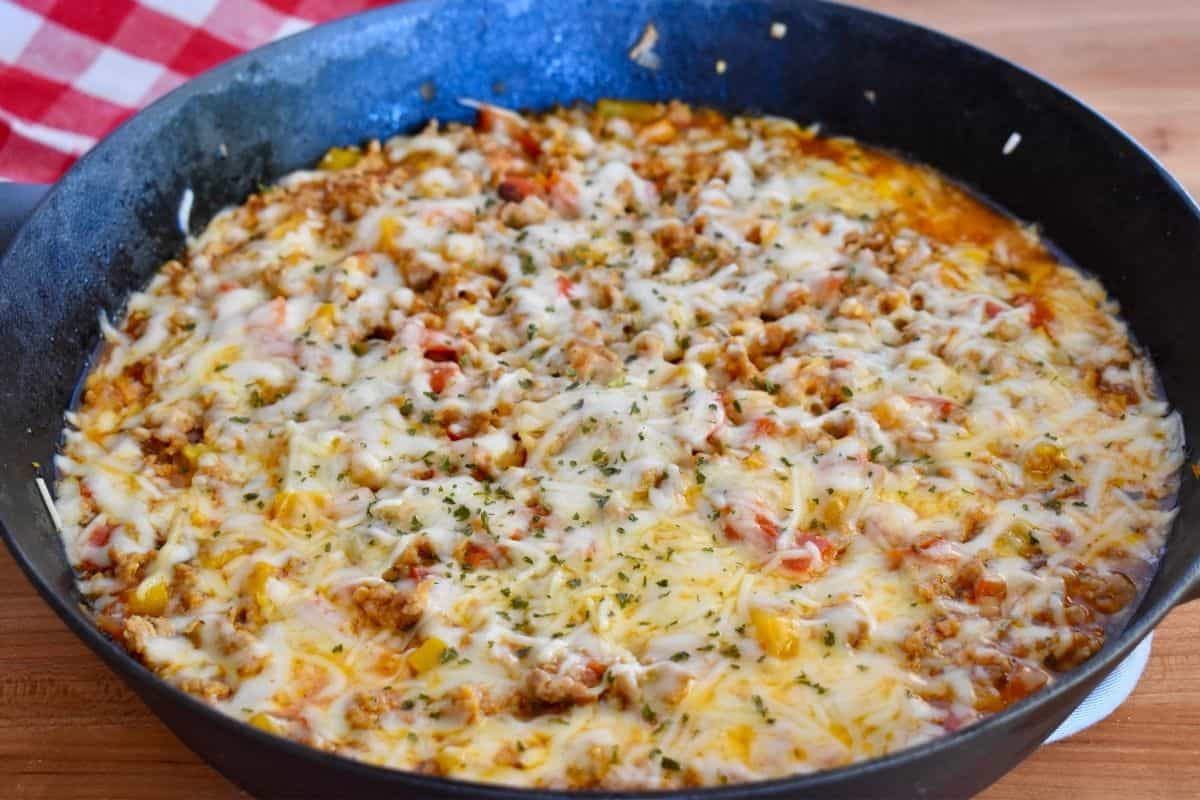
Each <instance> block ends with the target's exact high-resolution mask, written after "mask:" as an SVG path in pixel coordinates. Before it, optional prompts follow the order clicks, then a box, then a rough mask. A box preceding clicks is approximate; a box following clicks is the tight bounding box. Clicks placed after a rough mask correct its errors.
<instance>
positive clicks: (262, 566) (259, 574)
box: [246, 561, 275, 619]
mask: <svg viewBox="0 0 1200 800" xmlns="http://www.w3.org/2000/svg"><path fill="white" fill-rule="evenodd" d="M274 575H275V565H273V564H269V563H267V562H266V561H260V562H258V563H257V564H255V565H254V568H253V569H251V570H250V576H249V577H248V578H247V579H246V591H247V592H248V593H249V594H250V596H251V597H253V598H254V602H255V604H256V605H258V610H259V611H261V612H262V615H263V616H264V617H266V618H267V619H270V618H271V617H272V615H274V613H275V602H274V601H273V600H272V599H271V597H270V595H268V594H267V581H268V580H270V579H271V578H272V577H274Z"/></svg>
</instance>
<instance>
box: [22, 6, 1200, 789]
mask: <svg viewBox="0 0 1200 800" xmlns="http://www.w3.org/2000/svg"><path fill="white" fill-rule="evenodd" d="M862 5H866V6H869V7H871V8H876V9H879V10H882V11H886V12H888V13H891V14H895V15H897V16H902V17H906V18H908V19H911V20H914V21H916V22H921V23H924V24H927V25H930V26H932V27H935V28H939V29H941V30H944V31H946V32H948V33H951V34H954V35H956V36H960V37H962V38H964V39H967V40H969V41H972V42H975V43H977V44H979V45H981V46H983V47H985V48H987V49H989V50H992V51H994V52H997V53H1000V54H1001V55H1004V56H1007V57H1009V58H1011V59H1012V60H1014V61H1016V62H1018V63H1020V64H1023V65H1025V66H1026V67H1029V68H1031V69H1033V70H1034V71H1036V72H1039V73H1041V74H1042V75H1043V76H1045V77H1047V78H1049V79H1051V80H1053V81H1056V82H1058V83H1059V84H1061V85H1062V86H1064V87H1065V88H1066V89H1068V90H1069V91H1071V92H1074V93H1075V94H1077V95H1078V96H1080V97H1082V98H1083V99H1084V100H1085V101H1086V102H1088V103H1090V104H1092V105H1093V106H1094V107H1096V108H1097V109H1098V110H1099V111H1101V112H1102V113H1104V114H1107V115H1108V116H1109V117H1111V118H1112V119H1114V120H1116V122H1117V123H1118V124H1120V125H1121V126H1123V127H1124V128H1125V129H1126V130H1127V131H1129V132H1130V133H1132V134H1133V135H1134V136H1135V137H1137V138H1138V139H1139V140H1140V141H1142V142H1143V143H1144V144H1145V145H1147V146H1148V147H1149V148H1150V149H1151V150H1153V151H1154V152H1155V153H1156V154H1157V155H1158V156H1159V157H1160V158H1161V159H1162V160H1163V161H1164V163H1165V164H1166V166H1167V167H1168V169H1170V170H1171V171H1172V172H1173V173H1174V174H1175V175H1176V176H1177V177H1178V178H1179V179H1180V180H1182V181H1183V182H1184V183H1185V185H1187V186H1188V188H1189V189H1190V190H1191V192H1192V193H1193V195H1196V194H1197V193H1198V192H1200V0H1141V1H1140V2H1135V3H1129V2H1118V0H1065V1H1063V0H1058V1H1057V2H1053V3H1051V2H1038V0H1016V1H1014V0H1008V1H1007V2H997V1H996V0H971V1H970V2H967V1H966V0H881V1H878V2H866V3H862ZM1197 262H1198V265H1200V253H1198V254H1197ZM0 787H2V788H0V796H3V797H7V798H43V797H45V798H50V797H53V798H56V800H57V799H58V798H73V799H74V800H88V799H89V798H94V799H95V800H117V799H118V798H144V799H145V800H151V798H162V797H182V798H234V797H238V796H239V792H238V791H237V790H236V789H235V788H234V787H233V786H232V785H231V784H229V783H228V782H227V781H225V780H224V779H223V778H221V777H220V776H219V775H217V774H216V773H215V772H213V771H212V770H211V769H209V768H208V767H207V766H205V765H204V764H203V763H202V762H201V761H200V760H199V759H198V758H197V757H196V756H195V755H193V754H192V753H191V752H190V751H188V750H187V749H186V748H184V747H183V745H181V744H180V743H179V742H178V741H177V740H176V739H175V738H174V736H172V735H171V734H170V733H169V732H168V731H167V730H166V728H164V727H163V726H162V725H161V724H160V723H159V722H158V721H157V720H156V719H155V718H154V717H153V716H151V715H150V713H149V712H148V711H146V709H145V708H144V707H143V706H142V705H141V703H140V702H139V701H138V700H137V699H136V698H135V697H134V696H133V695H132V694H131V693H130V692H129V691H128V690H127V689H125V688H124V686H123V685H122V684H121V683H120V682H119V681H118V680H117V679H116V678H115V677H114V676H113V675H112V674H111V673H110V672H109V671H108V670H107V669H106V668H105V667H104V666H103V665H102V664H101V663H100V661H99V660H97V659H96V658H95V657H94V656H93V655H92V654H91V653H90V652H89V651H88V650H87V649H86V648H84V646H83V645H82V644H80V643H79V642H78V641H76V640H75V638H74V637H73V636H72V635H71V634H70V633H69V632H68V631H67V629H66V627H64V626H63V624H62V623H61V622H59V621H58V619H57V618H56V617H55V616H54V615H53V614H52V613H51V612H50V611H49V610H48V609H47V608H46V607H45V606H44V605H43V604H42V602H41V600H40V599H39V598H38V597H37V596H36V594H35V593H34V591H33V589H32V588H31V587H30V586H29V584H28V583H27V582H26V580H25V578H24V577H23V576H22V575H21V574H20V572H19V570H18V569H17V568H16V566H15V565H14V564H13V562H12V559H11V558H9V556H8V554H7V552H0ZM903 794H904V793H903V790H902V789H901V788H900V787H897V797H903ZM1196 796H1200V603H1195V604H1193V605H1192V606H1190V607H1184V608H1180V609H1178V610H1176V611H1174V612H1173V613H1172V614H1171V615H1170V617H1168V618H1167V620H1166V622H1165V623H1164V624H1163V625H1162V626H1161V627H1160V628H1159V631H1158V633H1157V635H1156V636H1155V640H1154V650H1153V655H1152V656H1151V659H1150V664H1149V666H1148V668H1147V670H1146V674H1145V677H1144V678H1143V679H1142V682H1141V684H1140V686H1139V687H1138V689H1137V691H1136V692H1135V693H1134V695H1133V696H1132V697H1131V698H1130V700H1129V701H1128V702H1127V703H1126V704H1125V705H1124V706H1122V707H1121V708H1120V709H1119V710H1118V711H1117V712H1116V713H1115V714H1114V715H1113V716H1111V717H1110V718H1108V719H1107V720H1105V721H1104V722H1102V723H1101V724H1099V725H1097V726H1096V727H1095V728H1093V729H1091V730H1089V731H1086V732H1084V733H1082V734H1080V735H1078V736H1076V737H1075V738H1073V739H1071V740H1069V741H1067V742H1063V743H1060V744H1056V745H1052V746H1049V747H1045V748H1042V750H1040V751H1039V752H1038V753H1037V754H1035V755H1034V756H1033V757H1032V758H1030V759H1029V760H1028V761H1026V762H1025V763H1024V764H1022V765H1021V766H1020V767H1018V768H1017V769H1016V770H1015V771H1014V772H1013V773H1011V774H1010V775H1009V776H1008V777H1006V778H1005V779H1004V780H1002V781H1001V782H1000V783H999V784H997V785H996V786H994V787H992V788H991V789H990V790H989V791H987V792H986V793H985V794H984V797H986V798H987V799H988V800H1010V799H1011V800H1037V799H1038V798H1048V797H1070V798H1071V800H1108V799H1109V798H1111V799H1112V800H1118V798H1119V800H1140V799H1141V798H1145V800H1158V799H1159V798H1173V797H1196Z"/></svg>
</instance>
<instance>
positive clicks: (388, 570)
mask: <svg viewBox="0 0 1200 800" xmlns="http://www.w3.org/2000/svg"><path fill="white" fill-rule="evenodd" d="M322 165H323V169H321V170H317V171H311V172H300V173H295V174H293V175H290V176H288V177H287V178H285V179H283V180H282V181H281V182H280V184H279V185H278V186H277V187H274V188H271V189H268V190H265V191H264V192H262V193H261V194H258V195H255V196H254V197H252V198H251V199H250V200H249V202H247V203H246V204H245V205H243V206H240V207H238V208H231V209H228V210H226V211H224V212H222V213H221V214H219V215H218V216H217V217H216V218H215V219H214V220H213V221H212V222H211V223H210V224H209V226H208V227H207V228H206V229H205V231H204V232H203V233H202V234H201V235H200V236H198V237H196V238H194V239H190V240H189V242H188V246H187V251H186V254H185V255H184V257H183V259H182V261H180V262H171V263H170V264H168V265H166V266H165V267H164V269H163V270H162V272H160V274H159V275H158V276H157V277H156V278H155V279H154V280H153V281H152V282H151V284H150V285H149V287H147V289H146V290H145V291H144V292H141V293H138V294H136V295H135V296H134V297H133V298H132V299H131V301H130V304H129V309H128V312H127V314H126V317H125V319H124V321H123V322H122V323H121V325H119V326H118V327H116V328H114V327H111V326H106V327H105V329H104V333H105V339H106V342H107V344H106V349H105V352H104V354H103V357H102V358H101V359H100V361H99V362H98V364H97V366H96V368H95V370H94V371H93V372H92V374H91V375H89V377H88V380H87V386H86V392H85V394H84V399H83V402H82V404H81V406H80V407H79V408H78V410H76V411H75V412H74V413H73V414H72V415H70V417H69V421H70V423H71V427H70V429H69V430H68V433H67V438H66V446H65V448H64V452H63V453H62V455H61V456H60V457H59V459H58V468H59V470H60V475H61V479H60V481H59V483H58V487H57V490H58V510H59V512H60V513H61V516H62V520H63V538H64V542H65V544H66V547H67V552H68V553H69V555H70V558H71V560H72V562H73V563H74V565H75V566H76V568H77V569H78V571H79V575H80V587H81V590H82V591H83V592H84V594H85V595H86V596H87V597H88V598H89V601H90V603H91V604H92V607H93V608H94V610H95V613H96V615H97V618H98V620H99V622H100V623H101V624H102V625H103V626H104V627H105V629H106V630H109V631H111V632H113V633H114V635H116V636H118V637H119V638H120V639H121V640H122V641H123V642H124V643H125V644H126V645H127V646H128V647H129V648H130V650H131V651H132V652H134V653H135V654H136V655H137V656H138V657H139V658H141V659H142V660H143V661H145V663H147V664H148V665H149V666H150V667H152V668H153V669H154V670H156V671H157V672H158V673H159V674H160V675H161V676H162V677H164V678H165V679H166V680H169V681H172V682H174V683H176V684H177V685H179V686H181V687H183V688H184V689H186V690H188V691H192V692H195V693H197V694H199V695H200V696H203V697H205V698H206V699H208V700H209V701H210V702H212V703H213V704H214V705H216V706H217V707H218V708H220V709H222V710H223V711H225V712H227V713H229V714H231V715H233V716H235V717H238V718H241V719H244V720H246V721H248V722H250V723H251V724H254V725H256V726H257V727H260V728H263V729H265V730H268V731H271V732H274V733H277V734H279V735H284V736H290V737H292V738H295V739H298V740H300V741H304V742H308V743H310V744H313V745H316V746H320V747H322V748H324V749H327V750H334V751H337V752H340V753H343V754H346V755H350V756H353V757H356V758H360V759H363V760H366V761H369V762H372V763H377V764H383V765H387V766H391V767H397V768H403V769H417V770H422V771H427V772H434V773H439V774H447V775H452V776H456V777H464V778H471V779H477V780H484V781H495V782H502V783H510V784H521V785H536V786H555V787H568V786H569V787H608V788H620V787H660V786H661V787H670V786H680V785H709V784H718V783H724V782H730V781H746V780H754V779H760V778H766V777H771V776H779V775H786V774H791V773H796V772H804V771H812V770H819V769H825V768H829V767H834V766H838V765H843V764H847V763H850V762H853V761H856V760H860V759H864V758H869V757H872V756H877V755H880V754H884V753H889V752H893V751H895V750H898V749H900V748H903V747H907V746H911V745H913V744H916V743H919V742H922V741H926V740H928V739H930V738H933V737H936V736H940V735H942V734H944V733H945V732H946V731H948V730H954V729H956V728H958V727H960V726H961V725H963V724H966V723H969V722H970V721H971V720H973V719H975V718H977V717H978V716H980V715H982V714H986V713H989V712H991V711H995V710H997V709H998V708H1001V707H1003V706H1004V705H1005V704H1007V703H1009V702H1013V701H1014V700H1016V699H1019V698H1021V697H1023V696H1025V695H1026V694H1028V693H1029V692H1031V691H1034V690H1036V689H1037V688H1038V687H1039V686H1041V685H1043V684H1044V683H1046V682H1047V681H1049V680H1052V679H1053V676H1054V675H1055V674H1056V673H1057V672H1058V671H1061V670H1065V669H1069V668H1070V667H1072V666H1073V665H1075V664H1077V663H1079V662H1081V661H1082V660H1083V659H1085V658H1087V657H1088V655H1090V654H1091V652H1094V650H1095V649H1096V648H1098V647H1099V644H1100V642H1102V641H1103V635H1104V628H1105V625H1107V624H1110V623H1111V621H1112V620H1113V619H1115V618H1116V617H1117V615H1119V614H1120V612H1121V611H1122V610H1123V609H1124V608H1126V607H1127V606H1128V604H1129V603H1130V602H1131V600H1132V599H1133V597H1134V595H1135V593H1136V589H1137V586H1138V585H1139V584H1141V583H1142V582H1144V581H1145V580H1146V578H1147V577H1148V575H1149V574H1150V572H1151V569H1152V567H1153V564H1154V561H1155V558H1156V556H1157V554H1158V552H1159V550H1160V548H1161V546H1162V543H1163V537H1164V536H1165V532H1166V530H1167V527H1168V523H1169V521H1170V518H1171V511H1170V510H1169V503H1170V500H1171V498H1172V497H1173V490H1174V486H1175V477H1174V476H1175V473H1176V471H1177V470H1178V468H1179V466H1180V464H1181V442H1182V436H1181V431H1180V424H1179V420H1178V417H1177V416H1176V415H1174V414H1172V413H1169V411H1168V408H1167V406H1166V405H1165V403H1163V402H1162V401H1161V400H1159V399H1158V398H1156V396H1155V394H1154V391H1153V385H1154V375H1153V370H1152V368H1151V366H1150V364H1149V363H1148V362H1147V361H1146V359H1145V358H1144V357H1143V356H1142V355H1141V354H1140V353H1138V352H1137V351H1136V350H1135V349H1134V347H1133V345H1132V344H1131V342H1130V340H1129V337H1128V334H1127V333H1126V330H1125V327H1124V325H1123V324H1122V323H1121V322H1120V321H1119V320H1118V319H1117V317H1116V316H1115V307H1114V306H1113V305H1112V303H1111V302H1110V301H1109V300H1108V299H1107V298H1106V297H1105V294H1104V292H1103V290H1102V288H1101V287H1100V286H1099V285H1098V284H1097V283H1096V282H1095V281H1093V280H1091V279H1089V278H1086V277H1084V276H1083V275H1081V274H1079V273H1078V272H1075V271H1073V270H1071V269H1068V268H1066V267H1064V266H1062V265H1060V264H1057V263H1055V262H1054V260H1053V259H1052V258H1051V257H1050V256H1049V255H1048V254H1047V252H1046V251H1045V250H1044V249H1043V248H1042V247H1041V246H1040V244H1039V243H1038V241H1037V238H1036V236H1035V234H1034V233H1032V232H1031V231H1029V230H1025V229H1022V228H1020V227H1019V226H1018V225H1016V224H1015V223H1013V222H1012V221H1010V220H1007V219H1004V218H1002V217H1000V216H998V215H996V214H995V213H993V212H991V211H989V210H987V209H986V208H984V207H983V206H981V205H980V204H979V203H978V202H976V201H975V200H973V199H971V198H970V197H967V196H966V195H964V194H963V193H962V192H960V191H958V190H957V189H955V188H954V187H952V186H951V185H949V184H947V183H946V182H945V181H944V180H943V179H941V178H939V177H938V176H937V175H935V174H933V173H932V172H930V171H929V170H927V169H924V168H921V167H918V166H913V165H909V164H904V163H901V162H898V161H896V160H894V159H891V158H889V157H886V156H883V155H881V154H878V153H875V152H872V151H869V150H865V149H863V148H861V147H859V146H857V145H855V144H854V143H852V142H849V141H845V140H830V139H822V138H819V137H816V136H814V135H813V134H812V133H811V132H809V131H806V130H803V129H801V128H799V127H797V126H796V125H794V124H792V123H790V122H787V121H784V120H779V119H752V118H736V119H731V120H727V119H724V118H722V117H720V116H718V115H716V114H714V113H712V112H708V111H703V110H691V109H688V108H686V107H683V106H680V105H672V106H670V107H652V106H644V105H640V104H631V103H624V102H613V101H606V102H604V103H601V104H600V106H599V107H598V108H597V109H596V110H595V111H592V110H586V109H576V110H570V111H556V112H553V113H550V114H545V115H541V116H537V117H530V118H523V117H518V116H516V115H512V114H510V113H508V112H502V111H500V110H497V109H492V108H490V107H486V106H485V107H482V110H481V118H480V124H479V126H478V128H477V129H472V128H468V127H464V126H458V125H452V126H449V127H448V128H445V129H442V128H440V127H439V126H437V125H436V124H435V125H431V126H430V127H429V128H428V129H426V130H425V131H423V132H422V133H420V134H419V135H416V136H412V137H398V138H396V139H394V140H392V141H390V142H388V143H387V144H386V145H384V146H382V147H380V146H379V145H372V146H371V147H369V148H368V149H367V150H366V151H365V152H363V151H359V150H356V149H335V150H334V151H331V153H330V154H329V156H327V157H326V159H325V160H324V161H323V162H322Z"/></svg>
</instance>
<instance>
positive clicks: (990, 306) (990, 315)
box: [983, 300, 1004, 319]
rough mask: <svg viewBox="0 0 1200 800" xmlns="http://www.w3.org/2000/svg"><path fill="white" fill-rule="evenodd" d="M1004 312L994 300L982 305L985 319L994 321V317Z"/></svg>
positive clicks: (1002, 307)
mask: <svg viewBox="0 0 1200 800" xmlns="http://www.w3.org/2000/svg"><path fill="white" fill-rule="evenodd" d="M1003 310H1004V306H1002V305H1000V304H999V303H997V302H996V301H995V300H988V301H987V302H985V303H984V304H983V316H984V317H986V318H987V319H995V317H996V315H997V314H999V313H1000V312H1001V311H1003Z"/></svg>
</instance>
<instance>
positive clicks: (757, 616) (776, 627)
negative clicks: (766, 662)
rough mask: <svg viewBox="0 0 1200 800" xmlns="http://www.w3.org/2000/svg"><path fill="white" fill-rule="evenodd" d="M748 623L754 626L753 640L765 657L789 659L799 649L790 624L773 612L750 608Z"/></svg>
mask: <svg viewBox="0 0 1200 800" xmlns="http://www.w3.org/2000/svg"><path fill="white" fill-rule="evenodd" d="M750 623H751V624H752V625H753V626H754V638H755V639H757V640H758V643H759V645H760V646H761V647H762V649H763V650H764V651H766V653H767V655H772V656H775V657H777V658H791V657H792V656H794V655H796V652H797V651H798V650H799V649H800V641H799V640H798V639H797V638H796V632H795V630H793V628H792V626H791V624H790V623H789V622H788V621H787V619H785V618H784V617H782V616H781V615H779V614H777V613H775V612H774V611H768V610H767V609H765V608H752V609H750Z"/></svg>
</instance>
